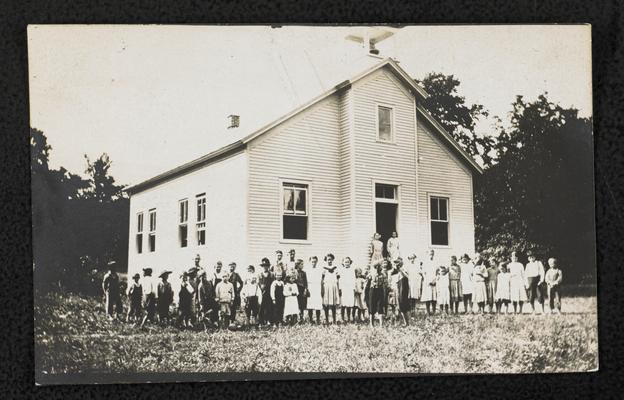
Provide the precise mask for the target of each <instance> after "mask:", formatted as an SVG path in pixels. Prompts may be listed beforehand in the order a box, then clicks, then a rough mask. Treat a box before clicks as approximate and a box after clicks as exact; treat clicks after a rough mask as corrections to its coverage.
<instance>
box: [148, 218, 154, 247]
mask: <svg viewBox="0 0 624 400" xmlns="http://www.w3.org/2000/svg"><path fill="white" fill-rule="evenodd" d="M148 238H149V251H150V252H154V251H156V209H151V210H150V211H149V234H148Z"/></svg>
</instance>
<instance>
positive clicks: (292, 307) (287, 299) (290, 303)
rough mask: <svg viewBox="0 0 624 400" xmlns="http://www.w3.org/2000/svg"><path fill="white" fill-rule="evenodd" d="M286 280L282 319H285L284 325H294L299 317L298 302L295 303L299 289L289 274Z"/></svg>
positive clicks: (293, 277)
mask: <svg viewBox="0 0 624 400" xmlns="http://www.w3.org/2000/svg"><path fill="white" fill-rule="evenodd" d="M286 279H288V283H286V284H285V285H284V318H286V324H288V325H294V324H296V323H297V315H299V302H298V301H297V296H298V295H299V289H298V288H297V283H295V276H294V275H292V274H289V275H288V277H287V278H286Z"/></svg>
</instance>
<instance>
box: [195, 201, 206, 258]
mask: <svg viewBox="0 0 624 400" xmlns="http://www.w3.org/2000/svg"><path fill="white" fill-rule="evenodd" d="M201 200H203V210H202V209H201V208H200V201H201ZM195 210H196V211H197V212H196V213H195V243H196V244H197V246H198V247H203V246H205V245H206V242H208V238H207V234H206V225H207V220H208V216H207V215H206V211H207V200H206V193H200V194H198V195H195ZM201 216H203V218H202V219H200V217H201ZM200 225H202V226H200ZM200 232H204V243H200V241H199V233H200Z"/></svg>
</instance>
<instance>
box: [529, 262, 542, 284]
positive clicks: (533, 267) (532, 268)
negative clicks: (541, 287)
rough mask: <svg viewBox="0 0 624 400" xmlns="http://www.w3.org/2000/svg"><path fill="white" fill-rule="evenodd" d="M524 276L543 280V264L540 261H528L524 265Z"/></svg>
mask: <svg viewBox="0 0 624 400" xmlns="http://www.w3.org/2000/svg"><path fill="white" fill-rule="evenodd" d="M524 276H525V277H526V278H534V277H536V276H539V277H540V280H544V264H542V262H541V261H537V260H535V261H533V262H530V263H528V264H527V265H526V267H524Z"/></svg>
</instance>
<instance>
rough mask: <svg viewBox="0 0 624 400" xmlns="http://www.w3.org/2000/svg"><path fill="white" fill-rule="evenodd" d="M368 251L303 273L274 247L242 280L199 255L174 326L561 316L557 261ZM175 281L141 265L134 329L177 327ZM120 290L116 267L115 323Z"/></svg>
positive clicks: (109, 288)
mask: <svg viewBox="0 0 624 400" xmlns="http://www.w3.org/2000/svg"><path fill="white" fill-rule="evenodd" d="M382 247H383V246H382ZM397 247H398V246H397ZM371 249H372V251H371V255H370V256H371V257H370V263H369V266H367V267H366V268H364V269H362V268H356V267H354V266H353V265H352V264H353V262H352V260H351V258H349V257H345V258H344V259H343V261H342V265H340V266H338V265H336V264H335V257H334V255H333V254H331V253H329V254H327V255H326V256H325V257H324V261H325V263H324V265H323V266H320V265H319V263H318V258H317V257H316V256H313V257H311V258H310V259H309V261H310V262H309V264H308V265H307V266H306V267H305V268H304V262H303V260H301V259H297V258H296V257H295V250H290V252H289V259H288V260H283V254H282V252H281V251H280V250H278V251H277V252H276V260H275V262H274V263H271V262H270V261H269V259H268V258H263V259H262V261H261V263H260V271H256V268H255V267H254V266H253V265H250V266H248V268H247V274H246V275H245V279H244V280H243V278H242V277H241V276H240V275H239V274H238V272H236V263H234V262H232V263H230V264H229V269H228V271H225V270H224V268H223V265H222V263H221V262H217V264H216V265H215V267H214V268H212V269H211V270H210V271H207V270H205V269H204V268H203V267H201V266H200V257H199V255H198V256H197V257H196V258H195V266H194V267H192V268H190V269H189V270H187V271H185V272H183V273H182V275H181V277H180V278H181V284H180V289H179V290H178V293H177V295H178V301H177V311H178V312H177V322H178V324H179V325H181V326H182V327H188V328H191V327H194V326H198V325H199V326H201V327H203V328H204V329H207V328H209V327H228V328H232V327H240V326H239V325H237V324H236V315H237V311H238V310H239V309H240V308H242V309H243V310H244V312H245V324H246V325H247V326H258V325H261V326H279V325H281V324H284V323H286V324H289V325H292V324H295V323H297V322H300V323H302V322H304V320H305V316H306V314H307V320H308V321H309V322H310V323H316V324H320V323H321V311H323V314H324V322H325V323H326V324H330V323H334V324H335V323H337V311H338V310H340V315H341V321H342V322H343V323H347V322H358V321H366V320H368V321H369V323H370V324H371V326H372V325H373V323H374V321H375V320H378V321H379V324H380V325H383V320H384V316H386V317H389V318H393V319H394V320H395V321H396V320H400V321H402V323H403V324H405V325H407V324H408V323H409V319H410V318H409V314H410V312H411V313H414V312H416V306H417V304H418V302H421V303H424V305H425V309H426V313H427V315H432V314H435V313H436V309H439V312H440V313H445V314H449V313H455V314H458V313H459V304H460V303H463V312H464V313H474V312H476V313H482V314H483V313H486V312H490V313H502V312H505V313H509V312H510V310H509V304H512V306H513V311H514V312H515V313H522V310H523V305H524V303H526V302H528V303H529V304H530V306H531V308H532V311H533V313H535V312H536V309H535V300H537V302H538V304H539V305H541V308H542V313H544V312H545V305H544V301H545V298H548V300H549V305H550V310H551V312H552V313H555V312H560V310H561V293H560V289H559V288H560V284H561V282H562V279H563V274H562V272H561V270H560V269H559V267H558V265H557V260H556V259H554V258H551V259H549V260H548V265H549V269H548V270H547V271H546V270H545V269H544V266H543V264H542V263H541V262H540V261H537V260H536V258H535V256H534V255H533V254H532V253H530V252H529V253H528V254H527V257H528V261H529V262H528V263H527V265H526V266H524V265H523V264H522V263H520V262H518V255H517V254H516V253H515V252H513V253H512V254H511V260H510V261H509V262H500V263H499V260H496V259H495V258H490V259H489V260H487V261H486V260H484V259H483V258H482V257H481V256H479V255H478V254H477V255H475V257H474V258H473V259H472V260H471V259H470V257H469V256H468V255H467V254H464V255H463V256H462V257H461V259H460V260H459V262H458V260H457V257H455V256H452V257H451V258H450V263H449V264H448V265H444V263H442V262H439V261H438V260H436V258H435V252H434V250H429V252H428V254H427V257H425V259H424V260H423V261H422V262H419V261H417V257H416V255H415V254H411V255H410V256H409V257H408V262H407V263H404V262H403V259H402V258H401V257H400V256H399V255H398V254H397V253H396V252H394V254H393V256H395V258H394V259H392V257H384V256H383V255H382V254H381V252H379V251H378V249H377V248H376V247H374V246H372V248H371ZM389 254H390V253H389ZM170 274H171V272H170V271H163V272H162V273H160V274H159V276H158V278H159V279H160V280H159V281H157V280H156V279H155V278H153V277H152V269H151V268H144V269H143V276H142V277H141V276H139V274H135V275H134V276H133V277H132V280H133V282H132V283H131V284H130V285H129V287H128V299H129V310H128V313H127V316H126V320H127V321H128V322H135V323H137V324H138V323H140V324H141V326H143V325H144V324H145V323H146V322H160V323H161V324H169V323H172V322H174V319H172V318H171V312H170V309H171V306H172V305H173V303H174V292H173V290H172V287H171V284H170V283H169V281H168V277H169V275H170ZM118 284H119V278H118V276H117V275H116V273H115V272H114V269H113V268H111V271H109V272H108V273H107V274H106V276H105V278H104V282H103V289H104V292H105V294H106V299H107V300H106V301H107V312H108V314H109V316H111V318H112V317H113V315H114V309H115V305H117V312H118V314H119V305H118V304H119V303H120V301H119V300H118V299H116V298H115V293H116V292H115V286H116V285H117V286H118ZM117 292H118V288H117ZM109 303H110V304H113V307H110V306H109V305H110V304H109ZM503 308H504V310H503ZM330 316H331V317H330Z"/></svg>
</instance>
